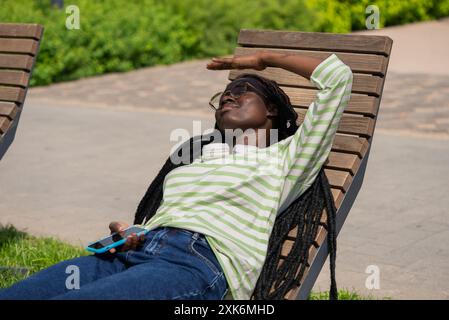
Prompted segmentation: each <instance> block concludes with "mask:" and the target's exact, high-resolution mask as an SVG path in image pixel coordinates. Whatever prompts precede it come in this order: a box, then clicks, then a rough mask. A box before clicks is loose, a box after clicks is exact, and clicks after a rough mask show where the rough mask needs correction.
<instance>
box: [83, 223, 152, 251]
mask: <svg viewBox="0 0 449 320" xmlns="http://www.w3.org/2000/svg"><path fill="white" fill-rule="evenodd" d="M148 231H149V230H147V229H144V228H141V227H136V226H131V227H129V228H127V229H125V230H123V231H122V232H121V233H122V234H119V233H117V232H115V233H113V234H111V235H110V236H109V237H106V238H103V239H100V240H98V241H95V242H92V243H89V245H88V246H87V247H86V249H87V250H88V251H91V252H95V253H105V252H106V251H109V249H112V248H115V247H118V246H120V245H122V244H124V243H125V242H126V237H128V236H130V235H131V234H133V233H135V234H136V235H137V236H140V235H142V234H146V233H147V232H148Z"/></svg>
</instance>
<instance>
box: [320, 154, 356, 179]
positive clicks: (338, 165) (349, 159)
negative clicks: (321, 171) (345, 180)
mask: <svg viewBox="0 0 449 320" xmlns="http://www.w3.org/2000/svg"><path fill="white" fill-rule="evenodd" d="M360 162H361V161H360V158H359V157H358V156H357V155H355V154H349V153H341V152H334V151H331V152H330V153H329V157H328V159H327V162H326V163H325V165H324V167H325V168H327V169H335V170H343V171H348V172H349V173H350V174H352V175H355V173H356V172H357V170H358V169H359V167H360Z"/></svg>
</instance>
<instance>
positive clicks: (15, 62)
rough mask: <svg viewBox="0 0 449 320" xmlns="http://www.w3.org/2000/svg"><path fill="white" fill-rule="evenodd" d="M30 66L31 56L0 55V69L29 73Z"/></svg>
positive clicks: (31, 63)
mask: <svg viewBox="0 0 449 320" xmlns="http://www.w3.org/2000/svg"><path fill="white" fill-rule="evenodd" d="M0 51H1V49H0ZM32 66H33V57H32V56H29V55H23V54H0V68H6V69H21V70H26V71H31V68H32Z"/></svg>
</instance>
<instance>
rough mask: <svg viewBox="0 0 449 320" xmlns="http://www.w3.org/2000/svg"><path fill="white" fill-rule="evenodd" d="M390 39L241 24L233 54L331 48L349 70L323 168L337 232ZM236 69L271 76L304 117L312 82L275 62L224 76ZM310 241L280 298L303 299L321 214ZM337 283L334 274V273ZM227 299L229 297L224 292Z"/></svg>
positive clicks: (363, 158)
mask: <svg viewBox="0 0 449 320" xmlns="http://www.w3.org/2000/svg"><path fill="white" fill-rule="evenodd" d="M392 44H393V41H392V40H391V39H390V38H389V37H385V36H371V35H355V34H331V33H316V32H314V33H312V32H295V31H278V30H260V29H242V30H241V31H240V34H239V37H238V45H239V46H238V47H236V49H235V52H234V56H240V55H247V54H250V53H253V52H255V51H257V50H260V49H265V50H272V51H278V52H279V51H280V52H289V53H292V54H298V55H307V56H313V57H318V58H322V59H324V58H326V57H328V56H329V55H331V54H332V53H335V54H336V55H337V56H338V57H339V58H340V59H341V60H342V61H343V62H344V63H345V64H347V65H348V66H349V67H350V68H351V69H352V71H353V73H354V78H353V86H352V95H351V99H350V101H349V104H348V106H347V107H346V109H345V112H344V114H343V116H342V118H341V121H340V125H339V127H338V129H337V134H336V137H335V140H334V144H333V147H332V150H331V153H330V155H329V157H328V159H327V161H326V163H325V173H326V176H327V178H328V180H329V183H330V185H331V189H332V195H333V198H334V201H335V205H336V208H337V221H336V227H337V234H338V232H339V231H340V230H341V228H342V225H343V223H344V221H345V219H346V217H347V215H348V212H349V210H350V209H351V207H352V204H353V203H354V200H355V198H356V196H357V194H358V192H359V190H360V187H361V185H362V181H363V177H364V175H365V170H366V164H367V162H368V157H369V153H370V147H371V144H372V141H373V135H374V128H375V126H376V119H377V114H378V110H379V105H380V100H381V97H382V90H383V86H384V82H385V76H386V74H387V68H388V61H389V58H390V52H391V47H392ZM241 73H255V74H259V75H262V76H264V77H266V78H269V79H271V80H275V81H276V82H277V83H278V84H279V85H280V86H281V88H282V89H283V90H284V91H285V93H286V94H287V95H288V96H289V97H290V100H291V103H292V105H293V106H294V107H295V108H296V111H297V112H298V115H299V117H298V125H299V124H301V122H302V121H303V119H304V115H305V113H306V111H307V108H308V106H309V104H310V103H311V102H312V101H313V99H314V98H315V95H316V92H317V90H316V88H315V87H314V85H313V84H312V83H311V82H310V81H309V80H307V79H305V78H303V77H301V76H299V75H297V74H295V73H292V72H289V71H286V70H284V69H281V68H267V69H265V70H263V71H256V70H253V69H244V70H230V72H229V77H228V79H229V80H234V79H235V78H236V77H237V76H238V75H240V74H241ZM323 216H324V219H323V221H322V225H321V226H320V229H319V232H318V235H317V237H316V239H315V242H314V244H313V245H312V246H311V248H310V250H309V261H308V264H307V269H306V272H305V273H304V276H303V278H302V280H301V281H300V283H301V284H300V286H299V287H298V288H297V289H295V290H291V291H289V292H288V293H287V294H286V295H285V297H284V298H285V299H287V300H292V299H307V298H308V296H309V294H310V291H311V289H312V287H313V285H314V283H315V281H316V278H317V277H318V275H319V273H320V271H321V268H322V266H323V264H324V262H325V260H326V258H327V256H328V248H327V241H326V238H327V231H326V226H327V225H326V220H327V219H326V215H325V214H324V215H323ZM295 234H296V230H294V229H293V230H292V231H290V233H289V235H291V236H290V237H289V238H288V239H287V240H286V241H285V243H284V245H283V250H282V254H281V258H280V261H279V264H281V263H282V261H283V259H284V258H285V256H286V255H287V254H288V253H289V251H290V249H291V248H292V245H293V244H294V242H295V241H296V239H295V236H294V235H295ZM337 283H338V278H337ZM227 298H228V299H229V298H231V297H230V296H229V295H228V297H227Z"/></svg>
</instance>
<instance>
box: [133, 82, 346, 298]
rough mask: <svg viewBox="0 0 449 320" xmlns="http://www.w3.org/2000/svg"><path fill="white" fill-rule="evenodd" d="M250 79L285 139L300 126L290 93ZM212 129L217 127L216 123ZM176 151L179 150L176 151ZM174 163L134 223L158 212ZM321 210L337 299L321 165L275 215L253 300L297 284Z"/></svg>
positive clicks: (330, 214)
mask: <svg viewBox="0 0 449 320" xmlns="http://www.w3.org/2000/svg"><path fill="white" fill-rule="evenodd" d="M248 76H250V77H254V78H255V79H257V80H258V81H260V82H261V83H262V84H263V85H264V86H265V88H266V90H267V91H268V92H269V93H270V101H269V103H273V105H275V106H276V107H277V110H278V116H277V118H276V119H275V121H274V125H273V127H274V128H277V129H278V134H279V140H283V139H285V138H287V137H288V136H291V135H293V134H294V133H295V132H296V130H297V129H298V125H297V124H296V120H297V117H298V115H297V113H296V112H295V110H294V108H293V106H292V105H291V103H290V99H289V97H288V96H287V95H286V94H285V92H284V91H283V90H282V89H281V88H280V87H279V86H278V85H277V83H276V82H275V81H272V80H269V79H266V78H264V77H261V76H258V75H255V74H242V75H240V76H239V77H237V79H238V78H240V77H248ZM215 129H218V127H217V124H215ZM197 138H198V137H192V138H191V139H190V140H188V141H187V142H186V143H189V144H190V146H192V145H193V143H194V141H195V139H197ZM198 139H200V140H199V141H200V142H201V148H200V151H202V147H203V146H204V145H206V144H208V143H210V142H212V141H207V140H208V139H205V140H203V139H204V137H203V136H200V138H198ZM180 149H182V146H181V147H180ZM180 149H178V150H180ZM190 150H191V154H190V162H189V163H191V162H192V161H193V159H194V158H195V155H194V154H193V151H192V150H193V148H192V147H191V148H190ZM182 165H183V164H182V163H181V164H178V165H175V164H173V162H172V161H171V159H170V158H169V159H167V161H166V162H165V164H164V166H163V167H162V168H161V170H160V171H159V173H158V175H157V176H156V178H155V179H154V180H153V182H152V183H151V184H150V186H149V187H148V189H147V191H146V193H145V195H144V197H143V198H142V200H141V201H140V203H139V206H138V208H137V211H136V214H135V219H134V223H135V224H141V223H142V222H144V220H145V222H147V221H148V220H150V219H151V218H152V217H153V216H154V214H155V213H156V211H157V209H158V207H159V206H160V203H161V200H162V195H163V190H162V185H163V181H164V179H165V176H166V175H167V174H168V173H169V172H170V171H171V170H173V169H175V168H177V167H179V166H182ZM324 210H325V211H326V214H327V223H326V224H325V225H324V226H325V227H326V229H327V232H328V237H327V244H328V249H329V253H330V259H329V261H330V270H331V286H330V295H329V297H330V299H338V292H337V285H336V281H335V260H336V248H337V246H336V227H335V215H336V208H335V204H334V200H333V196H332V193H331V191H330V185H329V182H328V180H327V177H326V175H325V173H324V169H323V168H321V170H320V171H319V173H318V175H317V177H316V179H315V180H314V182H313V183H312V185H311V186H310V187H309V188H308V189H307V190H306V191H305V192H304V193H303V194H302V195H301V196H300V197H299V198H297V199H296V200H295V201H293V202H292V203H291V204H290V206H289V207H288V208H287V209H285V211H284V212H282V213H281V214H279V215H278V216H277V218H276V221H275V223H274V226H273V230H272V232H271V234H270V239H269V243H268V251H267V256H266V259H265V263H264V265H263V268H262V270H261V273H260V275H259V278H258V281H257V283H256V287H255V289H254V292H253V294H252V296H251V299H257V300H261V299H262V300H279V299H284V296H285V294H286V293H287V292H289V291H290V290H292V289H294V288H296V287H298V286H299V285H300V280H301V279H302V277H303V275H304V272H305V271H306V269H307V268H308V267H309V265H308V261H309V248H310V247H311V246H312V245H313V244H314V240H315V238H316V235H317V232H318V229H319V226H320V225H321V221H322V215H323V212H324ZM295 227H296V228H297V231H296V234H295V242H294V244H293V246H292V248H291V249H290V252H289V253H288V254H287V255H286V256H285V257H282V258H283V262H281V263H280V258H281V252H282V246H283V244H284V242H285V241H286V240H287V237H288V233H289V232H290V231H291V230H293V229H295Z"/></svg>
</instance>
